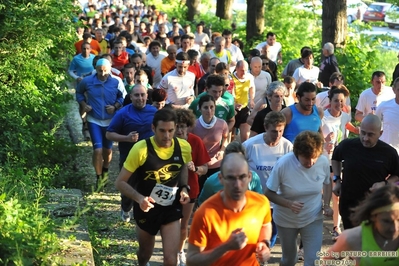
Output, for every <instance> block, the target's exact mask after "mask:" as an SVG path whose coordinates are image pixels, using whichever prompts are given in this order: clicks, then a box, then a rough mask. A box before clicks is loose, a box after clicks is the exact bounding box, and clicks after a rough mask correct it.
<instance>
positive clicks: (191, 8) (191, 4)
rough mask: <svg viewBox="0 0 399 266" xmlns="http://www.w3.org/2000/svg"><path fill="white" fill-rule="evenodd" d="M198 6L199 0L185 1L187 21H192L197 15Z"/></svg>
mask: <svg viewBox="0 0 399 266" xmlns="http://www.w3.org/2000/svg"><path fill="white" fill-rule="evenodd" d="M199 4H200V0H186V6H187V8H188V10H187V20H188V21H193V20H194V16H195V15H196V14H198V13H199V10H198V5H199Z"/></svg>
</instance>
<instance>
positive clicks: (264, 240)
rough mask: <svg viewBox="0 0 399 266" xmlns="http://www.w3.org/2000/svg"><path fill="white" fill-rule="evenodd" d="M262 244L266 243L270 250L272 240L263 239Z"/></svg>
mask: <svg viewBox="0 0 399 266" xmlns="http://www.w3.org/2000/svg"><path fill="white" fill-rule="evenodd" d="M262 242H263V243H265V244H266V246H267V247H268V248H270V240H267V239H263V240H262Z"/></svg>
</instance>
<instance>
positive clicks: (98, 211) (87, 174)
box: [76, 142, 138, 266]
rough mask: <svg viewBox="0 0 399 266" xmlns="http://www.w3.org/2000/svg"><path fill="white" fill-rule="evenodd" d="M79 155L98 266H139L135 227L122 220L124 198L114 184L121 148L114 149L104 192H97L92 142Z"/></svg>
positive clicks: (80, 144) (83, 146) (95, 259)
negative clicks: (122, 199) (121, 198)
mask: <svg viewBox="0 0 399 266" xmlns="http://www.w3.org/2000/svg"><path fill="white" fill-rule="evenodd" d="M78 146H79V150H80V152H79V153H78V154H77V156H78V157H77V158H76V161H77V162H78V164H77V167H78V171H79V172H80V174H79V175H82V176H84V179H83V180H82V182H81V184H84V187H83V188H82V189H83V190H84V194H85V200H86V207H85V209H84V210H82V212H83V213H84V215H85V217H86V220H87V224H88V227H89V235H90V240H91V244H92V247H93V256H94V261H95V264H96V265H104V266H108V265H115V266H119V265H121V266H123V265H137V256H136V251H137V248H138V243H137V241H136V233H135V224H134V222H133V221H130V223H125V222H123V221H122V220H121V218H120V194H119V192H117V191H116V189H115V186H114V181H115V179H116V177H117V175H118V173H119V167H118V158H119V152H118V149H117V146H116V145H114V147H113V156H112V157H113V158H112V161H111V165H110V168H109V171H110V177H109V178H110V179H109V182H108V184H107V185H106V186H105V188H104V189H103V191H94V188H95V183H96V180H95V173H94V169H93V166H92V163H91V158H92V157H91V156H92V152H93V150H92V147H91V143H90V142H81V143H79V144H78Z"/></svg>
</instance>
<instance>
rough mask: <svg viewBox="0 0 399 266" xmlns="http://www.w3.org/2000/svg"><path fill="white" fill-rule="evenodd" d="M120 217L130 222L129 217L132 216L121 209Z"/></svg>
mask: <svg viewBox="0 0 399 266" xmlns="http://www.w3.org/2000/svg"><path fill="white" fill-rule="evenodd" d="M121 218H122V221H124V222H126V223H128V222H130V219H131V218H132V217H131V216H130V212H125V211H123V210H121Z"/></svg>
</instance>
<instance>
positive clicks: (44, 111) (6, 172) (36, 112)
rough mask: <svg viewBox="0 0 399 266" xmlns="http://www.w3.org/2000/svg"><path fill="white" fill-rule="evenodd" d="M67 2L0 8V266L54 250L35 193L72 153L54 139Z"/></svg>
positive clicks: (69, 41) (70, 33)
mask: <svg viewBox="0 0 399 266" xmlns="http://www.w3.org/2000/svg"><path fill="white" fill-rule="evenodd" d="M72 10H73V7H72V4H71V1H68V0H60V1H57V0H33V1H22V0H4V1H2V2H1V3H0V25H1V27H0V62H2V63H1V64H0V112H1V114H2V115H1V117H0V138H1V140H2V141H1V144H0V195H1V196H0V228H1V229H2V230H1V232H0V264H1V265H35V264H36V265H37V264H42V262H43V260H44V259H46V258H47V257H48V255H49V254H50V253H51V252H52V251H53V250H54V249H55V248H56V247H57V238H56V236H55V235H54V233H52V232H53V225H52V221H51V220H50V219H49V218H48V217H47V214H46V213H45V211H44V209H43V208H42V207H41V206H42V205H41V201H42V199H43V190H44V189H45V188H48V187H51V186H52V185H53V184H55V183H56V182H57V179H58V178H57V177H60V175H61V174H62V170H63V167H65V166H66V165H67V164H68V162H69V161H71V159H72V158H73V155H74V154H75V152H76V148H75V147H74V146H73V145H72V144H71V143H68V142H66V141H65V140H61V139H59V138H57V135H56V132H57V130H58V129H59V127H60V126H61V125H62V120H63V118H64V116H65V112H66V111H65V109H64V107H63V106H64V103H65V102H66V101H67V100H69V99H70V97H71V96H69V94H68V93H66V90H65V86H64V85H63V84H65V78H66V71H65V70H66V67H67V60H68V58H69V55H70V54H71V50H72V48H73V38H74V29H73V26H72V23H71V18H72Z"/></svg>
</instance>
